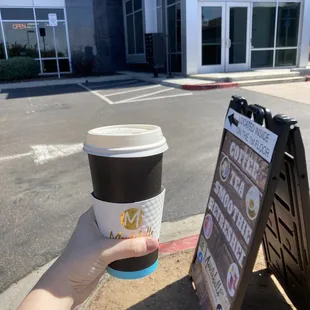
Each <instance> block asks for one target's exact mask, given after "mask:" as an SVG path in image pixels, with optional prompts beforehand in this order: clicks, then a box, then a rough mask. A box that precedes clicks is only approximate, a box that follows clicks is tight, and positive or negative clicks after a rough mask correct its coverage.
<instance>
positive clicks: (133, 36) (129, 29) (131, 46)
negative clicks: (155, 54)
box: [125, 0, 144, 55]
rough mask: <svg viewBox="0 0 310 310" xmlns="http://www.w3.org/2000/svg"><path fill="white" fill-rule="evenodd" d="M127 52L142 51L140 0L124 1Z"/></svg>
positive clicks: (142, 32)
mask: <svg viewBox="0 0 310 310" xmlns="http://www.w3.org/2000/svg"><path fill="white" fill-rule="evenodd" d="M125 12H126V35H127V53H128V54H129V55H133V54H143V53H144V27H143V10H142V0H129V1H126V2H125Z"/></svg>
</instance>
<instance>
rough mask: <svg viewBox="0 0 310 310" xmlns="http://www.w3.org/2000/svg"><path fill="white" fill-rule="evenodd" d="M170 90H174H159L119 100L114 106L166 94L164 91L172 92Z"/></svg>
mask: <svg viewBox="0 0 310 310" xmlns="http://www.w3.org/2000/svg"><path fill="white" fill-rule="evenodd" d="M172 89H174V88H166V89H162V90H159V91H155V92H153V93H149V94H144V95H141V96H136V97H132V98H128V99H124V100H121V101H117V102H114V104H118V103H126V102H129V101H132V100H136V99H141V98H144V97H148V96H153V95H157V94H159V93H163V92H166V91H169V90H172Z"/></svg>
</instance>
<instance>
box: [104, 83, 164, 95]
mask: <svg viewBox="0 0 310 310" xmlns="http://www.w3.org/2000/svg"><path fill="white" fill-rule="evenodd" d="M147 84H148V83H144V85H147ZM139 86H142V85H139ZM157 87H161V85H152V86H148V87H143V88H137V89H131V90H126V91H122V92H119V93H113V94H108V95H106V96H116V95H123V94H128V93H132V92H135V91H141V90H147V89H152V88H157Z"/></svg>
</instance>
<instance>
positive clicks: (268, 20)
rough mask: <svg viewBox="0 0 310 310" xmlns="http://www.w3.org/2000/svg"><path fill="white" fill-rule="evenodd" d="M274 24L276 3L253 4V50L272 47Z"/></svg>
mask: <svg viewBox="0 0 310 310" xmlns="http://www.w3.org/2000/svg"><path fill="white" fill-rule="evenodd" d="M262 21H264V22H262ZM275 23H276V3H256V2H254V3H253V24H252V45H253V47H254V48H265V47H266V48H268V47H273V46H274V27H275Z"/></svg>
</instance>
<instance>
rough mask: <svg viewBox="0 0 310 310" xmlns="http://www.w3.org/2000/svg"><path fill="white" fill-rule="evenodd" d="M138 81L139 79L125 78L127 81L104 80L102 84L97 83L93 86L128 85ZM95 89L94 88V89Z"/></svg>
mask: <svg viewBox="0 0 310 310" xmlns="http://www.w3.org/2000/svg"><path fill="white" fill-rule="evenodd" d="M137 82H140V81H139V80H127V81H120V82H119V81H115V82H106V83H103V84H98V85H93V87H106V86H108V87H111V86H112V87H115V86H116V87H117V86H122V85H128V84H134V83H137ZM94 90H95V91H96V89H94Z"/></svg>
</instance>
